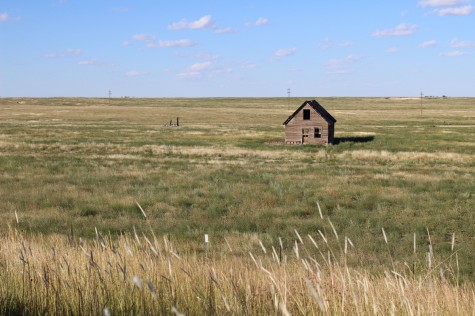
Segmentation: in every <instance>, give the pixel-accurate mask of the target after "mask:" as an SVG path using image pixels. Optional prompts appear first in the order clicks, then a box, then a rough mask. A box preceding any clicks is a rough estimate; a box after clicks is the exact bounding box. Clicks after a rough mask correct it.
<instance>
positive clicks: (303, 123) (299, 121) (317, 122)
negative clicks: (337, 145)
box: [285, 104, 334, 144]
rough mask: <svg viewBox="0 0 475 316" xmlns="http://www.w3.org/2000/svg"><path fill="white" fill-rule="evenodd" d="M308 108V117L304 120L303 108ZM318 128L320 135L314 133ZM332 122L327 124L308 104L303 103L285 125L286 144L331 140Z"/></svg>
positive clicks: (329, 141) (323, 142)
mask: <svg viewBox="0 0 475 316" xmlns="http://www.w3.org/2000/svg"><path fill="white" fill-rule="evenodd" d="M306 109H307V110H310V119H309V120H304V114H303V113H304V110H306ZM316 128H318V129H319V131H320V133H319V134H318V135H320V137H318V135H316V133H315V129H316ZM333 133H334V124H329V123H328V122H327V121H326V120H325V119H324V118H323V117H322V116H321V115H320V114H319V113H318V112H317V111H315V110H314V109H313V108H312V107H311V106H310V105H309V104H307V105H305V106H304V107H303V108H302V109H301V110H300V111H299V112H298V113H297V114H296V115H295V116H294V117H293V118H292V120H291V121H290V122H288V123H287V125H285V143H286V144H328V143H332V142H333Z"/></svg>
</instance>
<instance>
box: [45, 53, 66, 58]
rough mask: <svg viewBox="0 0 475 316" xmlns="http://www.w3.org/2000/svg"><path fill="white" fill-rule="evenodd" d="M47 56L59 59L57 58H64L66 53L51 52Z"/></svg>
mask: <svg viewBox="0 0 475 316" xmlns="http://www.w3.org/2000/svg"><path fill="white" fill-rule="evenodd" d="M45 57H46V58H51V59H57V58H63V57H65V56H64V54H58V53H51V54H46V55H45Z"/></svg>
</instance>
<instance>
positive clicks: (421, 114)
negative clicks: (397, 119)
mask: <svg viewBox="0 0 475 316" xmlns="http://www.w3.org/2000/svg"><path fill="white" fill-rule="evenodd" d="M421 115H422V91H421Z"/></svg>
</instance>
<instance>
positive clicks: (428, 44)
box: [419, 40, 437, 48]
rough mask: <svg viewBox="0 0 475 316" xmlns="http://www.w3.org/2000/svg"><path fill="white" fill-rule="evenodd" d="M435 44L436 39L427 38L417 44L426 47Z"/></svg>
mask: <svg viewBox="0 0 475 316" xmlns="http://www.w3.org/2000/svg"><path fill="white" fill-rule="evenodd" d="M435 45H437V41H436V40H428V41H424V42H422V43H421V44H419V47H420V48H428V47H431V46H435Z"/></svg>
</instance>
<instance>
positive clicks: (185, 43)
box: [147, 38, 195, 48]
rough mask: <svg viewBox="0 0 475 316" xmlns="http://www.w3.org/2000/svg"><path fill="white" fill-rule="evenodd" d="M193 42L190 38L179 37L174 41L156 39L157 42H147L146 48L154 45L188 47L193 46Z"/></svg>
mask: <svg viewBox="0 0 475 316" xmlns="http://www.w3.org/2000/svg"><path fill="white" fill-rule="evenodd" d="M194 45H195V43H194V42H193V41H192V40H190V39H186V38H185V39H179V40H174V41H158V43H149V44H147V48H155V47H190V46H194Z"/></svg>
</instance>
